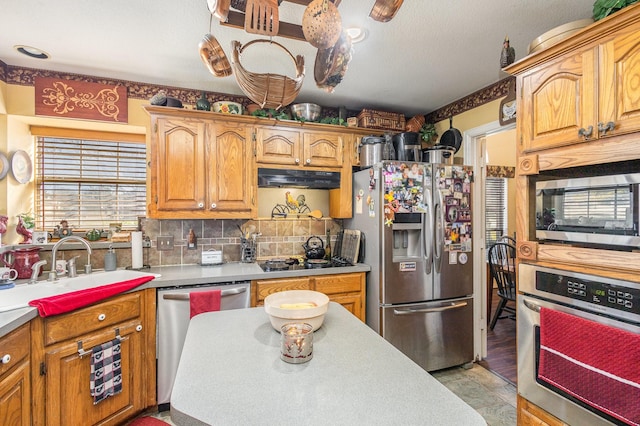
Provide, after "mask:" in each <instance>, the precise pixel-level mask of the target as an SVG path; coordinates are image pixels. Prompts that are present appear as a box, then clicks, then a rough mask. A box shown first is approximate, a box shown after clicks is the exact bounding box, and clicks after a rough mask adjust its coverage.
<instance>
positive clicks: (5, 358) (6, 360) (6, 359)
mask: <svg viewBox="0 0 640 426" xmlns="http://www.w3.org/2000/svg"><path fill="white" fill-rule="evenodd" d="M10 362H11V355H9V354H6V355H4V356H3V357H2V363H3V364H9V363H10Z"/></svg>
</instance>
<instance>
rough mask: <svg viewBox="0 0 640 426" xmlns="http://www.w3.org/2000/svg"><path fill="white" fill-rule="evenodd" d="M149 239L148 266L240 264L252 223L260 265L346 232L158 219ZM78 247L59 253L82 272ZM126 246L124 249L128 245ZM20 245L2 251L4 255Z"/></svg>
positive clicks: (334, 223) (118, 248)
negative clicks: (214, 253) (168, 244)
mask: <svg viewBox="0 0 640 426" xmlns="http://www.w3.org/2000/svg"><path fill="white" fill-rule="evenodd" d="M141 224H142V227H143V231H144V236H145V239H146V240H148V241H149V242H150V244H148V245H147V246H145V247H144V248H143V249H142V252H143V264H144V265H145V266H147V265H148V266H168V265H189V264H192V265H193V264H198V263H200V261H201V258H202V257H201V255H202V251H203V250H210V249H215V250H221V251H222V260H223V262H239V261H240V260H241V238H240V236H241V232H240V228H242V229H247V228H250V227H251V226H252V225H253V227H255V231H254V232H255V233H257V234H259V236H258V237H257V239H256V243H257V252H256V260H257V261H258V262H260V261H262V260H265V259H270V258H274V257H284V258H287V257H302V256H304V249H303V248H302V244H304V243H305V242H306V241H307V240H308V239H309V238H310V237H311V236H314V235H315V236H318V237H320V238H321V239H322V241H323V242H324V243H325V245H326V241H325V240H326V231H327V230H329V231H330V233H331V244H332V246H333V247H335V243H336V239H337V236H338V233H339V231H340V229H341V228H342V221H341V220H333V219H329V218H326V219H324V218H323V219H319V220H316V219H306V218H305V219H258V220H246V219H243V220H213V219H211V220H204V219H197V220H193V219H192V220H157V219H142V222H141ZM191 229H193V233H194V234H195V236H196V245H195V248H189V231H190V230H191ZM158 236H163V237H164V236H166V237H173V248H172V249H170V250H158ZM109 245H111V244H110V243H109V242H108V241H101V242H99V243H91V246H92V253H91V256H90V260H91V265H92V268H93V269H94V270H100V269H103V268H104V255H105V253H107V251H108V248H109ZM52 246H53V244H51V243H50V244H45V245H43V246H42V250H41V251H40V252H39V258H40V260H46V261H47V263H46V265H45V266H44V268H43V272H42V273H43V274H45V273H46V271H48V270H49V269H50V267H51V264H52V259H51V257H52V253H51V248H52ZM77 246H78V244H77V243H76V247H69V246H66V247H65V245H62V246H61V247H60V250H59V251H58V255H57V258H58V259H65V260H68V259H71V258H72V257H74V256H78V261H77V268H78V270H79V271H82V270H83V268H84V265H85V264H86V263H87V261H88V260H89V256H87V252H86V251H85V250H84V248H83V249H77ZM123 246H124V247H123ZM16 248H20V245H13V246H2V247H0V255H4V253H5V252H9V251H11V250H12V249H16ZM114 250H115V252H116V263H117V267H118V268H126V267H131V247H130V245H129V244H128V243H118V244H114Z"/></svg>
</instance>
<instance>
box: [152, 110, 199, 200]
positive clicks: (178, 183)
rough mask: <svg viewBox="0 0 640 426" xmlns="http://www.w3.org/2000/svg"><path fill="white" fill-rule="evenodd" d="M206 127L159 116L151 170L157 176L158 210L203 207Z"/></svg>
mask: <svg viewBox="0 0 640 426" xmlns="http://www.w3.org/2000/svg"><path fill="white" fill-rule="evenodd" d="M205 128H206V124H205V122H203V121H200V120H185V119H182V118H180V119H172V118H162V117H161V118H158V120H157V138H155V143H156V145H157V146H156V148H157V157H156V164H155V169H156V170H155V173H152V175H155V177H156V179H157V193H156V199H157V209H158V210H160V211H172V210H190V209H198V208H200V209H201V208H203V206H204V202H205V173H204V162H203V160H202V159H203V158H204V155H205V152H204V146H205V144H204V138H205ZM152 143H154V142H152ZM152 148H153V147H152ZM152 194H153V187H152Z"/></svg>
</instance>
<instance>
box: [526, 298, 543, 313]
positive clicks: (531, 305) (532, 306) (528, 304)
mask: <svg viewBox="0 0 640 426" xmlns="http://www.w3.org/2000/svg"><path fill="white" fill-rule="evenodd" d="M522 302H523V303H524V306H526V307H527V308H529V309H531V310H532V311H533V312H538V313H540V305H537V304H535V303H533V302H531V301H529V300H527V299H522Z"/></svg>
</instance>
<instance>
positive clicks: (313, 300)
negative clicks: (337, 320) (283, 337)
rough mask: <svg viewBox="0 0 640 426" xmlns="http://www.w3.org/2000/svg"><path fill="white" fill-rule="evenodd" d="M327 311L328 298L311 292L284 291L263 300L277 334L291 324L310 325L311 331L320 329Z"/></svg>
mask: <svg viewBox="0 0 640 426" xmlns="http://www.w3.org/2000/svg"><path fill="white" fill-rule="evenodd" d="M296 304H313V305H315V306H312V307H297V308H296V307H293V306H290V307H289V308H284V307H283V305H296ZM327 309H329V297H328V296H327V295H326V294H324V293H320V292H319V291H313V290H285V291H279V292H277V293H273V294H270V295H269V296H267V297H266V298H265V299H264V310H265V312H266V313H267V314H268V315H269V320H270V321H271V325H272V326H273V328H275V329H276V330H277V331H278V332H280V329H281V328H282V326H283V325H285V324H288V323H291V322H304V323H307V324H310V325H311V327H313V330H314V331H315V330H317V329H318V328H320V326H321V325H322V323H323V321H324V315H325V314H326V313H327Z"/></svg>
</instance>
